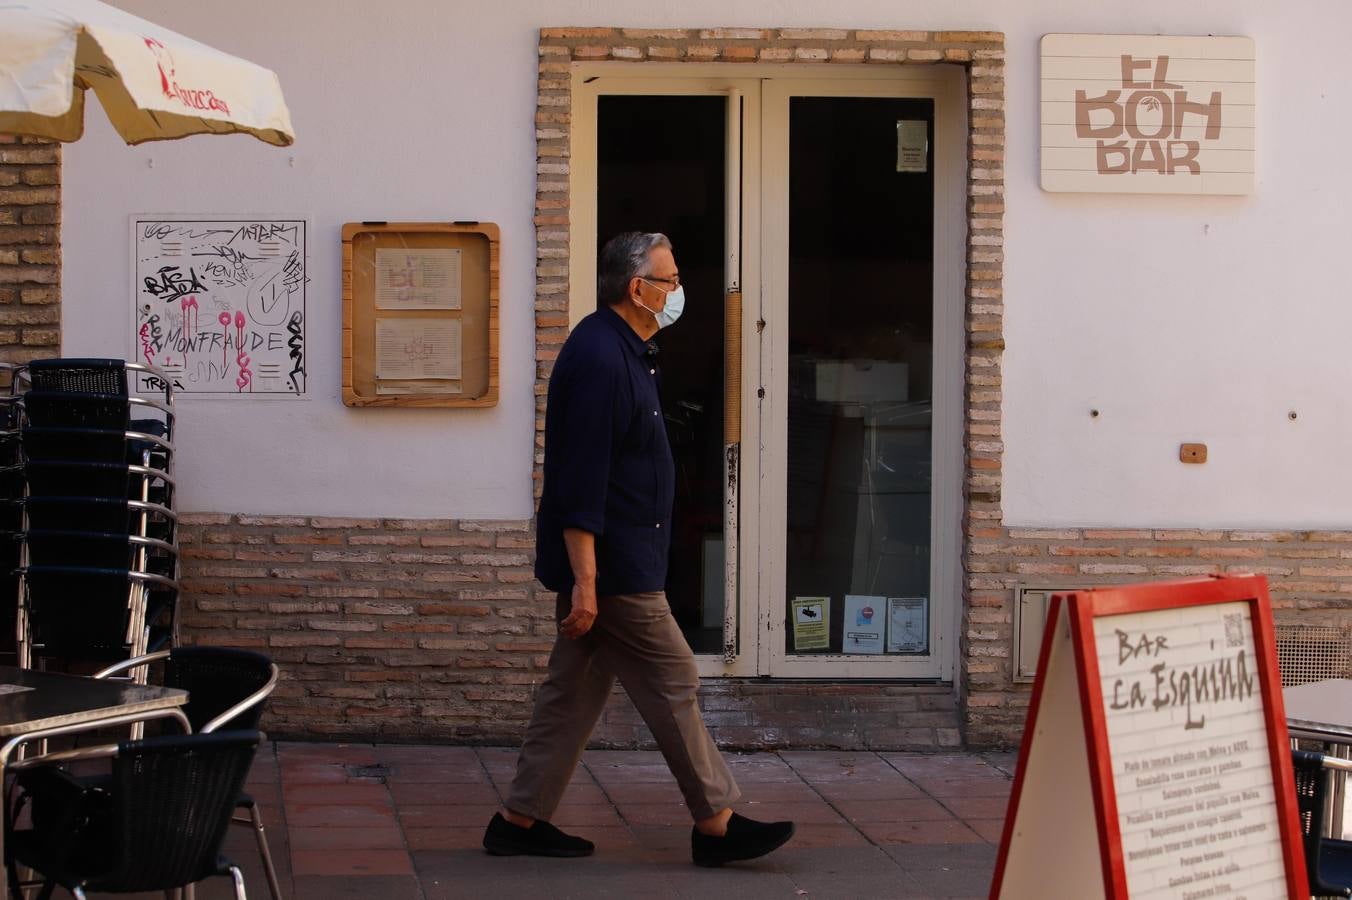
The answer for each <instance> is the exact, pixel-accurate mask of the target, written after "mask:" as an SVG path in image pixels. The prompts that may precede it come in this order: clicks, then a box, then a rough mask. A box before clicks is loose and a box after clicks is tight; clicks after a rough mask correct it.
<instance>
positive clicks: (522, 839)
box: [484, 813, 596, 857]
mask: <svg viewBox="0 0 1352 900" xmlns="http://www.w3.org/2000/svg"><path fill="white" fill-rule="evenodd" d="M484 849H485V850H487V851H488V852H489V853H490V854H492V855H493V856H560V857H574V856H591V855H592V853H594V852H595V851H596V845H595V844H593V843H592V842H591V841H588V840H585V839H583V838H580V837H573V836H572V835H571V834H564V833H563V832H562V831H559V830H558V829H557V828H555V827H554V826H553V825H550V824H549V823H548V822H541V821H539V820H536V822H535V824H534V825H532V826H531V827H529V828H522V827H521V826H520V825H513V824H512V823H511V822H508V821H507V820H506V819H504V818H503V817H502V813H493V820H492V821H491V822H489V823H488V828H487V830H485V831H484Z"/></svg>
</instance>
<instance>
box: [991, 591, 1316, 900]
mask: <svg viewBox="0 0 1352 900" xmlns="http://www.w3.org/2000/svg"><path fill="white" fill-rule="evenodd" d="M1050 896H1057V897H1077V898H1085V900H1088V898H1105V900H1127V898H1132V900H1147V898H1154V900H1164V898H1171V900H1201V898H1212V897H1216V898H1220V897H1229V898H1239V897H1243V898H1247V900H1276V898H1282V900H1294V898H1302V900H1303V898H1307V897H1308V896H1309V890H1308V887H1307V884H1306V875H1305V863H1304V853H1303V850H1302V844H1301V830H1300V823H1299V821H1298V818H1297V812H1296V797H1295V786H1294V781H1293V778H1292V774H1291V761H1290V751H1289V749H1288V744H1287V735H1286V720H1285V714H1284V712H1283V709H1282V693H1281V680H1280V678H1279V676H1278V672H1277V654H1276V645H1275V643H1274V637H1273V627H1272V612H1271V608H1270V605H1269V601H1268V593H1267V582H1266V580H1265V579H1263V578H1262V577H1261V576H1242V577H1227V578H1210V579H1198V580H1191V581H1180V582H1172V583H1166V584H1147V585H1137V586H1131V587H1115V588H1107V589H1102V590H1092V591H1083V592H1076V593H1070V594H1056V595H1054V596H1053V598H1052V607H1051V609H1050V611H1049V612H1048V618H1047V629H1046V632H1045V634H1044V637H1043V643H1042V655H1041V659H1040V663H1039V667H1038V677H1037V683H1036V685H1035V686H1034V690H1033V697H1032V705H1031V707H1030V709H1029V712H1028V724H1027V726H1026V728H1025V730H1024V737H1023V747H1022V751H1021V753H1020V756H1019V768H1018V773H1017V775H1016V777H1015V779H1014V791H1013V795H1012V797H1011V799H1010V807H1009V813H1008V815H1007V816H1006V819H1005V830H1004V838H1003V840H1002V841H1001V844H1000V855H999V859H998V862H997V864H996V869H995V882H994V885H993V886H992V888H991V897H992V898H1000V900H1033V898H1037V900H1042V898H1046V897H1050Z"/></svg>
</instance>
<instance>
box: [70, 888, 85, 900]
mask: <svg viewBox="0 0 1352 900" xmlns="http://www.w3.org/2000/svg"><path fill="white" fill-rule="evenodd" d="M70 892H71V893H72V894H74V895H75V900H85V892H84V888H80V887H75V888H71V891H70Z"/></svg>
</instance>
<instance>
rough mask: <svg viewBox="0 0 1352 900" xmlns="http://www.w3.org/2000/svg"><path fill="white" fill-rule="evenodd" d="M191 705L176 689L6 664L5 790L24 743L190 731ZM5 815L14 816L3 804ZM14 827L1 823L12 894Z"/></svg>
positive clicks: (1, 713) (0, 727)
mask: <svg viewBox="0 0 1352 900" xmlns="http://www.w3.org/2000/svg"><path fill="white" fill-rule="evenodd" d="M187 702H188V692H187V691H181V690H178V689H176V688H163V687H154V686H147V685H140V684H130V683H128V682H126V681H103V680H99V679H94V678H86V677H82V676H79V675H58V674H56V673H53V672H35V671H32V670H29V669H18V668H14V667H13V666H0V740H4V744H3V746H0V791H3V787H4V776H5V769H6V767H7V766H8V764H9V758H10V756H11V755H13V753H14V751H15V750H16V749H17V748H18V747H19V746H20V745H21V744H24V743H26V742H28V741H34V740H40V739H44V738H49V737H57V736H59V735H63V734H73V733H75V732H78V731H87V730H90V729H93V728H107V727H113V726H117V725H129V724H131V723H133V722H144V721H147V720H150V719H164V718H172V719H176V720H177V721H178V722H179V724H180V725H182V726H183V730H184V731H185V732H188V731H191V730H192V729H191V728H190V727H189V725H188V719H187V717H186V716H185V715H183V712H182V710H180V709H179V707H180V706H182V705H183V704H185V703H187ZM0 815H5V816H6V817H7V816H8V812H7V810H6V809H5V807H4V806H3V805H0ZM8 828H9V823H8V821H4V822H0V885H4V887H0V890H2V891H4V892H6V893H8V890H9V887H8V885H9V882H8V873H7V872H6V871H5V856H4V838H5V832H6V831H7V830H8Z"/></svg>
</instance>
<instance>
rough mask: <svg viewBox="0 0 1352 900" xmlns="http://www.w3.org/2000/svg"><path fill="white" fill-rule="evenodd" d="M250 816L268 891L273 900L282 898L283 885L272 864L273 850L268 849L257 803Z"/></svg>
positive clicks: (250, 810) (251, 808) (250, 811)
mask: <svg viewBox="0 0 1352 900" xmlns="http://www.w3.org/2000/svg"><path fill="white" fill-rule="evenodd" d="M249 818H250V819H251V820H252V821H253V827H254V837H256V838H257V839H258V855H259V856H261V857H263V872H264V874H266V875H267V879H268V891H269V892H270V893H271V894H272V900H282V886H281V885H280V884H278V883H277V869H276V868H275V867H274V866H273V865H272V852H271V851H270V850H269V849H268V836H267V834H266V833H265V832H264V831H263V816H262V814H261V813H260V812H259V811H258V804H257V803H255V804H254V805H253V806H252V807H250V809H249Z"/></svg>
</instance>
